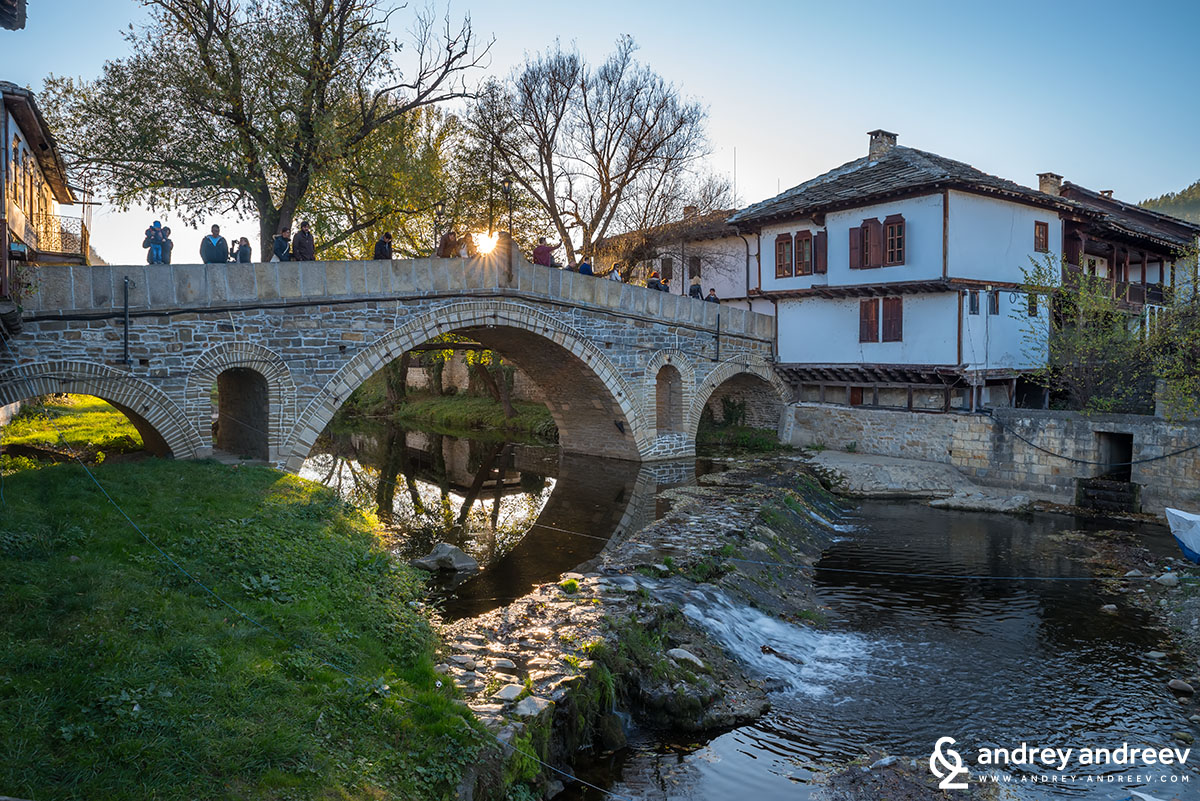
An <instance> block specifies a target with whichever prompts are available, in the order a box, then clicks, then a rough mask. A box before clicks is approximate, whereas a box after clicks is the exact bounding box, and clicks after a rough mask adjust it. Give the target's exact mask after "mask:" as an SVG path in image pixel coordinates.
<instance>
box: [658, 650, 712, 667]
mask: <svg viewBox="0 0 1200 801" xmlns="http://www.w3.org/2000/svg"><path fill="white" fill-rule="evenodd" d="M667 656H669V657H671V658H672V659H674V660H675V661H676V662H681V663H687V664H689V665H691V666H692V667H694V668H696V669H698V670H704V661H703V660H701V659H700V657H698V656H696V655H695V654H693V653H692V652H691V651H685V650H684V649H682V648H672V649H671V650H670V651H667Z"/></svg>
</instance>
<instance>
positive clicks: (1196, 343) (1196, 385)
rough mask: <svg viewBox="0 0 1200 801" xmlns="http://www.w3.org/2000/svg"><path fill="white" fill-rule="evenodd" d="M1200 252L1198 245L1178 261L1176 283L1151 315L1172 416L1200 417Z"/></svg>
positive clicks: (1162, 389) (1163, 396)
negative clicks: (1161, 306)
mask: <svg viewBox="0 0 1200 801" xmlns="http://www.w3.org/2000/svg"><path fill="white" fill-rule="evenodd" d="M1197 256H1198V251H1197V249H1196V248H1195V247H1193V248H1191V249H1190V250H1188V251H1186V252H1185V253H1182V254H1180V257H1179V258H1178V259H1177V261H1176V284H1175V287H1174V290H1173V291H1171V292H1170V294H1169V297H1168V303H1167V305H1166V307H1165V308H1164V309H1162V310H1161V311H1158V312H1157V313H1154V314H1153V315H1152V316H1151V315H1148V319H1147V320H1146V325H1147V329H1148V330H1149V331H1150V332H1151V333H1152V336H1153V340H1152V342H1153V359H1154V371H1155V375H1156V376H1157V378H1158V379H1159V381H1160V384H1159V392H1158V399H1159V400H1160V401H1161V404H1162V407H1163V410H1164V413H1165V414H1166V416H1167V417H1168V418H1169V419H1195V418H1197V417H1200V292H1198V291H1197V289H1198V288H1197V285H1196V279H1197V262H1198V258H1197Z"/></svg>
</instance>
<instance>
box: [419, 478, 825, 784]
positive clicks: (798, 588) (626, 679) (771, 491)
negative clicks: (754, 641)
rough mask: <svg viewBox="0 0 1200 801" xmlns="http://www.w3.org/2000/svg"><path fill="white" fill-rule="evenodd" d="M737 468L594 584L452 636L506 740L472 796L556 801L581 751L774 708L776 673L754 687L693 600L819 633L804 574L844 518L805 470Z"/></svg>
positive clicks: (457, 676)
mask: <svg viewBox="0 0 1200 801" xmlns="http://www.w3.org/2000/svg"><path fill="white" fill-rule="evenodd" d="M722 467H724V468H725V469H724V470H723V471H722V472H718V473H712V474H709V475H706V476H703V477H702V478H701V479H700V480H699V482H698V484H697V485H696V486H689V487H681V488H676V489H672V490H668V491H666V492H665V493H663V495H662V496H660V497H661V498H662V499H665V500H666V501H668V502H669V503H670V505H671V506H670V510H669V511H668V513H667V514H666V515H665V516H664V517H662V519H660V520H658V521H656V522H655V523H654V524H652V525H650V526H648V527H646V528H643V529H642V530H640V531H637V532H635V533H633V534H631V535H629V536H628V537H626V538H624V539H622V540H620V541H616V542H612V543H610V544H609V546H608V547H607V548H605V550H604V551H603V552H602V553H601V554H600V555H599V556H598V557H597V558H596V559H594V560H592V561H591V562H590V563H588V564H586V565H583V566H581V568H580V572H577V573H568V574H565V575H563V576H562V577H561V579H560V581H558V582H557V583H551V584H544V585H541V586H539V587H537V588H536V589H535V590H534V591H533V592H531V593H529V594H528V595H526V596H525V597H523V598H521V599H518V600H517V601H515V602H513V603H511V604H509V605H508V606H506V607H504V608H502V609H498V610H495V611H492V612H489V613H487V614H484V615H481V616H479V617H475V618H468V619H463V620H458V621H455V622H454V623H453V624H447V625H446V626H445V627H444V632H443V633H444V635H445V640H446V642H447V644H448V649H447V651H446V653H445V654H444V655H443V656H444V659H443V662H442V664H441V665H439V667H438V670H439V671H440V672H441V673H443V674H444V675H445V676H446V680H448V681H453V682H455V684H456V685H457V686H458V687H459V688H460V689H461V691H462V694H463V698H464V700H465V703H466V704H467V705H468V706H470V708H471V709H472V710H473V711H474V712H475V713H476V715H477V716H478V717H479V718H480V720H481V721H482V722H483V723H484V724H485V725H486V726H487V727H488V729H489V730H490V731H491V732H492V734H493V735H494V737H495V738H496V740H497V742H498V746H497V748H495V749H493V752H494V753H493V758H492V759H491V760H490V761H484V762H482V763H481V764H480V765H479V766H478V767H477V768H476V769H475V770H474V771H473V772H472V774H471V775H469V776H468V777H466V779H465V780H464V783H463V785H462V787H461V788H460V797H461V798H479V797H485V795H486V790H485V788H487V787H489V786H493V785H494V784H495V779H496V778H497V776H498V775H499V774H502V775H503V778H504V780H505V783H508V784H513V783H516V784H524V785H525V786H526V787H528V788H530V789H534V790H536V792H537V793H538V794H541V795H544V796H545V797H552V796H553V795H554V794H556V793H557V792H558V791H559V790H561V789H562V786H563V782H564V781H570V779H569V776H570V774H571V767H570V766H571V764H572V762H573V760H574V759H575V757H576V755H577V754H578V753H579V752H580V751H582V750H592V751H601V752H602V751H605V750H609V751H611V750H614V749H617V748H620V747H622V746H623V745H624V744H625V740H626V737H627V735H628V734H629V730H630V728H631V727H632V726H641V727H649V728H656V729H669V730H673V731H691V732H699V731H706V730H712V729H722V728H728V727H732V726H737V725H740V724H743V723H745V722H747V721H749V720H752V719H754V718H755V717H757V716H759V715H761V714H762V713H763V712H765V711H766V710H767V709H768V708H769V702H768V699H767V690H768V689H769V677H764V678H760V679H754V678H747V677H746V676H745V669H744V667H742V666H741V665H739V664H738V663H736V662H734V661H733V660H732V659H731V658H730V656H728V655H727V654H726V653H725V651H724V649H723V648H722V647H721V646H720V645H718V644H717V643H715V642H714V641H713V640H712V639H711V638H710V637H709V636H708V635H707V634H706V633H705V631H704V629H703V628H702V627H701V626H699V625H697V622H696V620H695V619H694V617H693V618H689V617H688V616H687V615H685V614H684V613H683V609H682V606H683V602H684V600H685V599H686V597H687V595H688V593H689V592H694V591H695V590H696V589H697V588H698V587H704V588H705V589H706V590H707V591H712V592H718V593H721V594H722V595H723V596H724V597H729V598H732V599H736V600H737V602H739V603H742V604H747V605H753V606H755V607H757V608H758V609H760V610H763V611H764V612H766V613H768V614H771V615H774V616H777V617H778V618H780V619H781V620H786V621H790V622H793V623H796V624H800V625H819V622H820V620H821V617H822V616H821V612H820V610H819V609H816V608H814V603H813V601H812V599H811V596H810V594H809V590H810V583H809V579H810V576H811V571H809V570H806V569H805V568H806V567H808V566H810V565H812V564H813V562H814V561H815V560H816V559H817V558H818V557H819V556H820V553H821V550H822V549H823V547H824V546H825V545H826V544H827V543H828V542H829V541H830V538H831V536H832V535H833V534H834V533H835V530H836V523H834V522H832V520H831V518H833V517H835V516H836V515H837V514H838V507H837V504H836V502H835V501H834V500H833V498H832V496H830V495H829V494H828V493H826V492H825V491H824V490H822V489H821V487H820V485H819V482H818V479H817V477H816V476H815V475H813V474H812V473H811V471H810V470H809V468H808V467H807V465H806V464H805V463H804V462H803V461H802V460H800V459H798V458H794V457H776V458H773V459H769V460H763V459H754V460H752V461H751V460H728V461H726V462H724V464H723V465H722ZM763 647H764V648H770V645H769V644H768V643H765V642H764V643H763ZM780 656H781V658H786V655H780ZM531 755H536V756H537V757H538V759H540V760H542V761H543V762H544V763H545V764H548V765H552V766H553V768H549V769H548V768H546V767H544V766H543V765H539V764H538V762H537V761H536V760H532V759H530V758H529V757H530V756H531ZM558 771H561V772H558Z"/></svg>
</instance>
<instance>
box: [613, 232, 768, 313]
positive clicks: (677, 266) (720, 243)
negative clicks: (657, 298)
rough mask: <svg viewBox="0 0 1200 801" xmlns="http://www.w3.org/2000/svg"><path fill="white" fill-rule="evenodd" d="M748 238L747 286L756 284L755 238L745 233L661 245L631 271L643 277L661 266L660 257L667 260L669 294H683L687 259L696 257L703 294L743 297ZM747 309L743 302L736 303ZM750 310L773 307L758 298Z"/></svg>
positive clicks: (686, 282)
mask: <svg viewBox="0 0 1200 801" xmlns="http://www.w3.org/2000/svg"><path fill="white" fill-rule="evenodd" d="M747 240H749V250H750V258H749V286H751V287H757V286H758V259H757V248H758V239H757V237H754V236H747V238H746V239H742V238H741V237H738V236H728V237H722V238H720V239H703V240H698V241H692V242H681V243H676V244H674V245H671V246H669V247H666V248H663V249H662V251H661V252H660V254H659V257H658V258H656V259H653V260H651V261H645V262H642V263H641V264H639V265H638V271H637V273H636V274H635V275H636V276H637V277H638V278H639V279H642V280H644V279H645V277H646V276H648V275H649V274H650V271H651V270H660V271H661V269H662V266H661V265H662V258H663V257H667V258H670V259H671V264H672V268H671V269H672V277H671V294H673V295H686V294H687V293H688V287H689V286H690V284H691V278H690V277H689V269H688V262H689V261H690V260H691V258H692V257H693V256H699V257H700V287H701V289H702V290H703V294H705V295H707V294H708V290H709V289H715V290H717V297H719V298H745V297H746V296H747V289H748V286H747V268H746V265H747V259H746V249H747ZM737 305H738V306H740V307H741V308H748V306H747V303H746V301H741V302H739V303H738V304H737ZM754 311H757V312H762V313H765V314H771V313H773V312H774V307H773V305H772V304H771V303H770V302H764V301H761V300H760V301H758V302H757V303H755V304H754Z"/></svg>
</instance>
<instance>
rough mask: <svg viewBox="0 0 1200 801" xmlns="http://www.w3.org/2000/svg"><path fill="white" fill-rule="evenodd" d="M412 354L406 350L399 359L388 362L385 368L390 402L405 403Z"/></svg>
mask: <svg viewBox="0 0 1200 801" xmlns="http://www.w3.org/2000/svg"><path fill="white" fill-rule="evenodd" d="M411 359H412V354H411V353H410V352H409V351H405V352H404V355H402V356H401V357H400V358H399V359H395V360H393V361H390V362H388V364H387V366H386V367H384V368H383V378H384V386H385V388H386V391H387V402H388V403H389V404H392V405H394V404H397V403H403V402H404V399H405V398H406V397H407V395H408V365H409V361H410V360H411Z"/></svg>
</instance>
